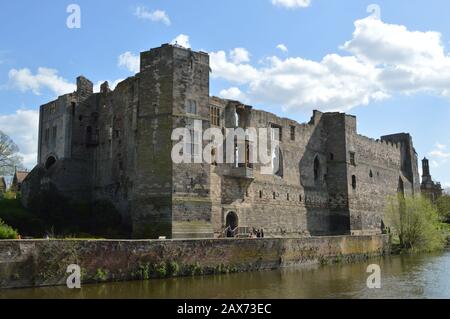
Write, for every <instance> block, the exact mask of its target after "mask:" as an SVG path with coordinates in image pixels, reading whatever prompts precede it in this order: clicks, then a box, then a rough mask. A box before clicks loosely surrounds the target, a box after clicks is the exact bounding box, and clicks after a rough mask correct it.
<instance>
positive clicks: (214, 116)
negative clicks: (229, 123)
mask: <svg viewBox="0 0 450 319" xmlns="http://www.w3.org/2000/svg"><path fill="white" fill-rule="evenodd" d="M209 110H210V119H211V126H220V115H221V114H220V113H221V112H220V108H219V107H217V106H215V105H211V106H210V107H209Z"/></svg>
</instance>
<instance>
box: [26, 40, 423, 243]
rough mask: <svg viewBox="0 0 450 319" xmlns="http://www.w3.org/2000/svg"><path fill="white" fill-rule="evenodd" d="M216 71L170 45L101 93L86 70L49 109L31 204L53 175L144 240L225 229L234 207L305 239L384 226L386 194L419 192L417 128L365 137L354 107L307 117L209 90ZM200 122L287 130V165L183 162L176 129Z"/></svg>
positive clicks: (271, 228)
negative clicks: (270, 168)
mask: <svg viewBox="0 0 450 319" xmlns="http://www.w3.org/2000/svg"><path fill="white" fill-rule="evenodd" d="M209 73H210V69H209V56H208V55H207V54H205V53H202V52H193V51H191V50H187V49H184V48H180V47H178V46H171V45H163V46H162V47H160V48H156V49H152V50H150V51H147V52H143V53H142V54H141V70H140V72H139V73H138V74H136V75H135V76H133V77H130V78H128V79H126V80H124V81H123V82H121V83H119V84H118V85H117V87H116V88H115V89H114V90H113V91H111V90H110V89H109V88H108V86H107V84H103V85H102V87H101V91H100V93H93V84H92V83H91V82H90V81H89V80H87V79H85V78H83V77H79V78H78V79H77V91H76V92H74V93H72V94H68V95H65V96H62V97H59V98H58V99H57V100H56V101H54V102H51V103H49V104H46V105H44V106H42V107H41V119H40V121H41V123H40V138H39V166H38V167H37V169H36V171H35V172H32V173H31V174H30V177H29V178H28V180H29V182H28V184H29V185H34V187H30V186H27V185H25V187H24V189H25V195H26V196H24V202H26V201H27V198H28V197H29V196H31V195H32V194H33V193H35V194H36V193H38V192H39V185H43V184H46V183H52V184H54V185H55V187H56V188H57V189H59V190H60V191H61V192H62V193H64V194H66V195H68V196H70V197H74V198H81V199H83V198H84V199H86V200H98V199H107V200H109V201H111V202H113V203H114V205H115V206H116V207H117V208H118V210H119V211H120V212H121V213H122V215H123V217H124V221H125V222H126V223H127V224H130V225H131V226H132V228H133V236H134V237H135V238H158V237H160V236H165V237H167V238H210V237H213V236H215V237H220V236H222V235H223V234H224V229H225V228H226V226H228V225H227V217H229V216H230V214H234V215H235V216H236V218H237V224H238V226H239V227H241V228H242V227H243V228H248V229H251V228H257V229H264V232H265V235H266V236H268V237H292V236H296V237H301V236H308V235H344V234H345V235H346V234H351V233H353V234H378V233H381V228H382V218H383V211H384V204H385V202H386V199H387V197H388V196H389V195H395V194H397V191H398V190H399V189H400V188H401V189H402V191H404V192H405V194H414V193H416V190H417V180H416V177H417V176H418V168H417V155H416V154H415V152H414V148H413V145H412V140H411V138H410V136H409V135H407V134H397V135H391V136H387V137H384V138H383V140H382V141H375V140H371V139H368V138H365V137H363V136H360V135H358V133H357V128H356V118H355V117H353V116H349V115H346V114H342V113H321V112H318V111H315V112H314V115H313V117H312V118H311V121H310V122H308V123H303V124H299V123H297V122H295V121H293V120H290V119H286V118H280V117H278V116H276V115H274V114H271V113H268V112H264V111H260V110H254V109H253V108H252V107H251V106H248V105H244V104H243V103H240V102H238V101H230V100H223V99H219V98H215V97H210V95H209ZM54 105H56V107H55V106H54ZM212 107H214V108H217V109H218V110H219V123H214V124H217V125H213V123H212V122H211V108H212ZM192 108H194V109H195V111H192ZM190 109H191V110H190ZM189 110H190V111H189ZM236 117H237V118H238V119H239V121H238V123H236ZM195 120H201V121H202V123H203V129H207V128H209V127H211V126H216V127H218V128H220V129H222V130H224V129H225V128H235V127H239V128H242V129H247V128H269V127H272V126H275V127H278V128H280V129H281V133H282V136H281V138H280V159H281V163H282V165H281V169H280V171H279V172H277V173H275V172H274V174H269V175H263V174H261V165H259V164H254V165H252V166H251V167H250V166H248V165H244V166H246V167H239V168H236V167H233V166H234V165H233V164H218V165H208V164H204V163H198V164H175V163H173V162H172V160H171V151H172V147H173V146H174V145H175V144H176V143H178V141H172V139H171V135H172V131H173V130H174V129H175V128H185V127H190V126H192V125H193V122H194V121H195ZM53 127H56V128H57V129H56V137H55V139H54V141H52V142H51V143H49V142H48V141H47V140H46V138H45V134H46V132H47V129H50V131H52V130H53ZM206 144H208V142H206V141H204V142H203V145H202V146H203V147H204V146H206ZM201 151H202V150H201ZM225 155H226V154H225ZM51 158H54V159H55V160H56V163H53V164H52V162H51V161H49V159H51ZM50 164H52V165H50ZM417 178H418V177H417ZM400 184H401V187H400ZM68 185H70V186H68ZM68 187H70V189H68Z"/></svg>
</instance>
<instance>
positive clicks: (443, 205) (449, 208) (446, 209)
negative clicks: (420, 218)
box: [436, 195, 450, 222]
mask: <svg viewBox="0 0 450 319" xmlns="http://www.w3.org/2000/svg"><path fill="white" fill-rule="evenodd" d="M436 206H437V209H438V212H439V215H440V216H441V218H442V220H443V221H444V222H447V221H448V222H450V195H443V196H442V197H440V198H439V199H438V201H437V203H436Z"/></svg>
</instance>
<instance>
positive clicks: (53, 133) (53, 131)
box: [52, 126, 58, 142]
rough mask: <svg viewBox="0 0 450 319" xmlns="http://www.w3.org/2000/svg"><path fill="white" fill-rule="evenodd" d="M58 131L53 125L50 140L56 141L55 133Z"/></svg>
mask: <svg viewBox="0 0 450 319" xmlns="http://www.w3.org/2000/svg"><path fill="white" fill-rule="evenodd" d="M57 133H58V130H57V127H56V126H53V130H52V140H53V142H56V135H57Z"/></svg>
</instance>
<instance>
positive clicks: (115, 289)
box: [0, 251, 450, 299]
mask: <svg viewBox="0 0 450 319" xmlns="http://www.w3.org/2000/svg"><path fill="white" fill-rule="evenodd" d="M369 264H379V265H380V266H381V270H382V289H375V290H372V289H368V288H367V286H366V280H367V277H368V276H369V274H367V273H366V270H367V266H368V265H369ZM449 270H450V251H447V252H445V253H443V254H434V255H420V256H392V257H386V258H382V259H375V260H371V261H370V262H366V263H359V264H351V265H333V266H324V267H319V266H316V267H310V268H301V269H299V268H290V269H282V270H278V271H270V272H257V273H243V274H230V275H221V276H210V277H192V278H191V277H189V278H173V279H166V280H151V281H146V282H130V283H112V284H103V285H85V286H83V288H82V289H81V290H78V291H76V290H69V289H67V288H65V287H51V288H38V289H19V290H3V291H0V298H139V299H140V298H181V299H188V298H217V299H221V298H238V299H245V298H290V299H292V298H295V299H297V298H450V277H449V276H448V275H449Z"/></svg>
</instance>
